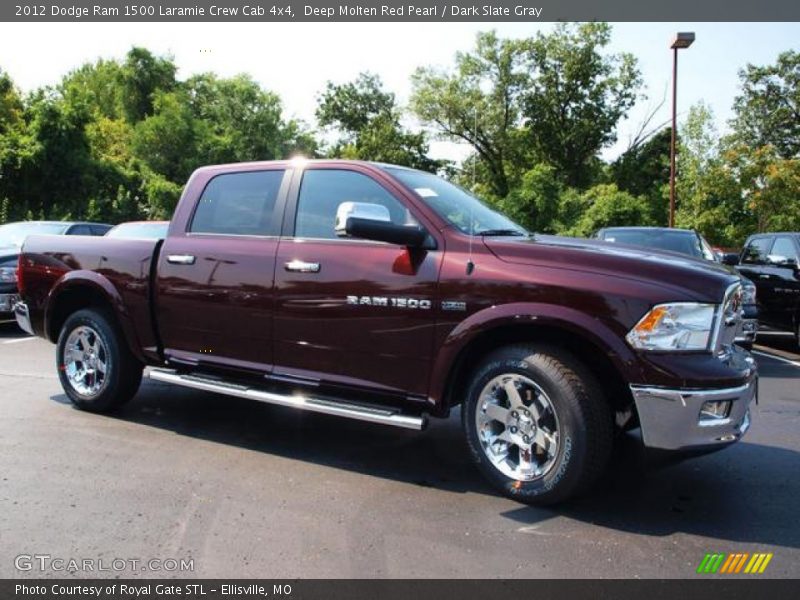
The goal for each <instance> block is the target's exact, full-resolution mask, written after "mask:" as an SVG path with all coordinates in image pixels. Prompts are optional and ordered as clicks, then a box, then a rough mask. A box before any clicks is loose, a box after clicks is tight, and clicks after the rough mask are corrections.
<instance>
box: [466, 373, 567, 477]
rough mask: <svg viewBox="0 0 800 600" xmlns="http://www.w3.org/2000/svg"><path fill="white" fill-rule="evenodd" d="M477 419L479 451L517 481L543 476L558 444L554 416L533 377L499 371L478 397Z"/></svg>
mask: <svg viewBox="0 0 800 600" xmlns="http://www.w3.org/2000/svg"><path fill="white" fill-rule="evenodd" d="M475 424H476V426H477V431H478V440H479V441H480V444H481V448H482V449H483V453H484V454H485V455H486V458H488V459H489V462H491V463H492V465H493V466H494V467H495V468H496V469H497V470H498V471H500V472H501V473H503V474H504V475H506V476H507V477H510V478H511V479H515V480H516V481H534V480H536V479H540V478H542V477H544V476H545V475H546V474H547V473H548V472H549V471H550V469H552V468H553V465H554V464H555V462H556V457H557V456H558V449H559V446H560V436H559V425H558V415H557V414H556V411H555V407H554V406H553V403H552V401H551V400H550V398H549V397H548V395H547V394H546V393H545V392H544V390H543V389H542V388H541V387H540V386H538V385H537V384H536V383H535V382H534V381H533V380H531V379H529V378H528V377H525V376H524V375H519V374H517V373H506V374H503V375H498V376H497V377H495V378H494V379H492V380H491V381H489V382H488V383H487V384H486V385H485V386H484V388H483V390H482V391H481V393H480V396H479V398H478V406H477V411H476V413H475Z"/></svg>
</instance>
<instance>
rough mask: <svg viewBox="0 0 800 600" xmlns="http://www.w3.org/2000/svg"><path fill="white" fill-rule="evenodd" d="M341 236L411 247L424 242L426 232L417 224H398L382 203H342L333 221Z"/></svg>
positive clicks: (422, 244)
mask: <svg viewBox="0 0 800 600" xmlns="http://www.w3.org/2000/svg"><path fill="white" fill-rule="evenodd" d="M334 229H335V230H336V235H338V236H339V237H354V238H360V239H364V240H373V241H376V242H387V243H389V244H397V245H399V246H408V247H409V248H419V247H422V246H424V245H425V241H426V239H427V237H428V234H427V232H426V231H425V230H424V229H423V228H422V227H420V226H418V225H395V224H394V223H392V219H391V217H390V215H389V209H387V208H386V207H385V206H383V205H381V204H369V203H366V202H342V203H341V204H340V205H339V208H338V209H337V210H336V222H335V224H334Z"/></svg>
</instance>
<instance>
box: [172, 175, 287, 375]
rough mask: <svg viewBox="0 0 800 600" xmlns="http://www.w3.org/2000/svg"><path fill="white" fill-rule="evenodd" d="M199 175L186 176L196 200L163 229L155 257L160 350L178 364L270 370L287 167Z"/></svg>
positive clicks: (259, 370) (260, 370)
mask: <svg viewBox="0 0 800 600" xmlns="http://www.w3.org/2000/svg"><path fill="white" fill-rule="evenodd" d="M201 177H205V178H206V179H207V181H204V182H193V183H192V185H193V186H198V187H199V188H200V189H202V192H201V194H200V197H199V200H198V202H197V205H196V207H195V208H194V210H193V212H192V214H190V215H188V217H186V218H185V219H184V223H185V224H184V226H183V230H182V231H172V229H171V230H170V232H169V235H168V236H167V238H166V240H165V241H164V245H163V247H162V248H161V253H160V257H159V262H158V275H157V298H156V313H157V318H158V326H159V331H160V334H161V341H162V343H163V346H164V352H165V354H166V356H167V357H168V358H169V359H170V360H171V361H172V362H174V363H178V364H184V363H185V364H189V365H193V364H198V363H203V364H211V365H215V366H223V367H231V368H237V369H246V370H254V371H258V372H264V371H269V370H271V368H272V356H273V354H272V327H273V322H272V320H273V304H274V295H273V292H274V276H275V254H276V251H277V248H278V234H279V231H280V222H281V218H282V211H283V205H284V201H285V196H286V190H287V188H288V183H289V180H290V172H287V171H285V170H284V169H282V168H273V169H269V168H266V169H265V168H260V169H258V170H245V171H242V172H235V173H232V172H222V173H219V174H215V175H209V174H202V175H201ZM284 182H286V183H285V185H284ZM173 227H174V225H173Z"/></svg>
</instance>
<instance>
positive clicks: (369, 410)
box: [150, 369, 427, 430]
mask: <svg viewBox="0 0 800 600" xmlns="http://www.w3.org/2000/svg"><path fill="white" fill-rule="evenodd" d="M150 379H153V380H155V381H163V382H165V383H172V384H175V385H180V386H183V387H188V388H194V389H196V390H204V391H206V392H216V393H218V394H226V395H228V396H236V397H237V398H249V399H251V400H259V401H260V402H266V403H268V404H277V405H279V406H289V407H292V408H299V409H302V410H308V411H311V412H318V413H324V414H326V415H336V416H338V417H347V418H349V419H357V420H359V421H369V422H370V423H382V424H384V425H394V426H395V427H403V428H405V429H416V430H422V429H424V428H425V426H426V425H427V420H426V419H425V417H416V416H413V415H404V414H402V413H400V412H399V411H396V410H391V409H387V408H383V407H377V406H363V405H360V404H352V403H349V402H340V401H333V400H328V399H325V398H313V397H310V396H304V395H301V394H279V393H276V392H267V391H264V390H259V389H256V388H251V387H248V386H245V385H237V384H235V383H225V382H221V381H216V380H213V379H206V378H204V377H198V376H196V375H181V374H179V373H177V372H175V371H171V370H167V369H151V370H150Z"/></svg>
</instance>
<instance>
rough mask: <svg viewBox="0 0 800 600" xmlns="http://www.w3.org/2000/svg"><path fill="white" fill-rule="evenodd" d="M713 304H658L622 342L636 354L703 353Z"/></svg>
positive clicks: (707, 341) (706, 342)
mask: <svg viewBox="0 0 800 600" xmlns="http://www.w3.org/2000/svg"><path fill="white" fill-rule="evenodd" d="M716 312H717V305H716V304H698V303H695V302H676V303H674V304H659V305H657V306H654V307H653V308H652V309H651V310H650V312H648V313H647V314H646V315H645V316H643V317H642V318H641V320H640V321H639V322H638V323H637V324H636V326H635V327H634V328H633V329H631V330H630V331H629V332H628V335H626V336H625V339H626V340H628V343H629V344H630V345H631V346H633V347H634V348H636V349H638V350H662V351H663V350H706V349H708V346H709V342H710V341H711V330H712V328H713V327H714V315H715V314H716Z"/></svg>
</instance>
